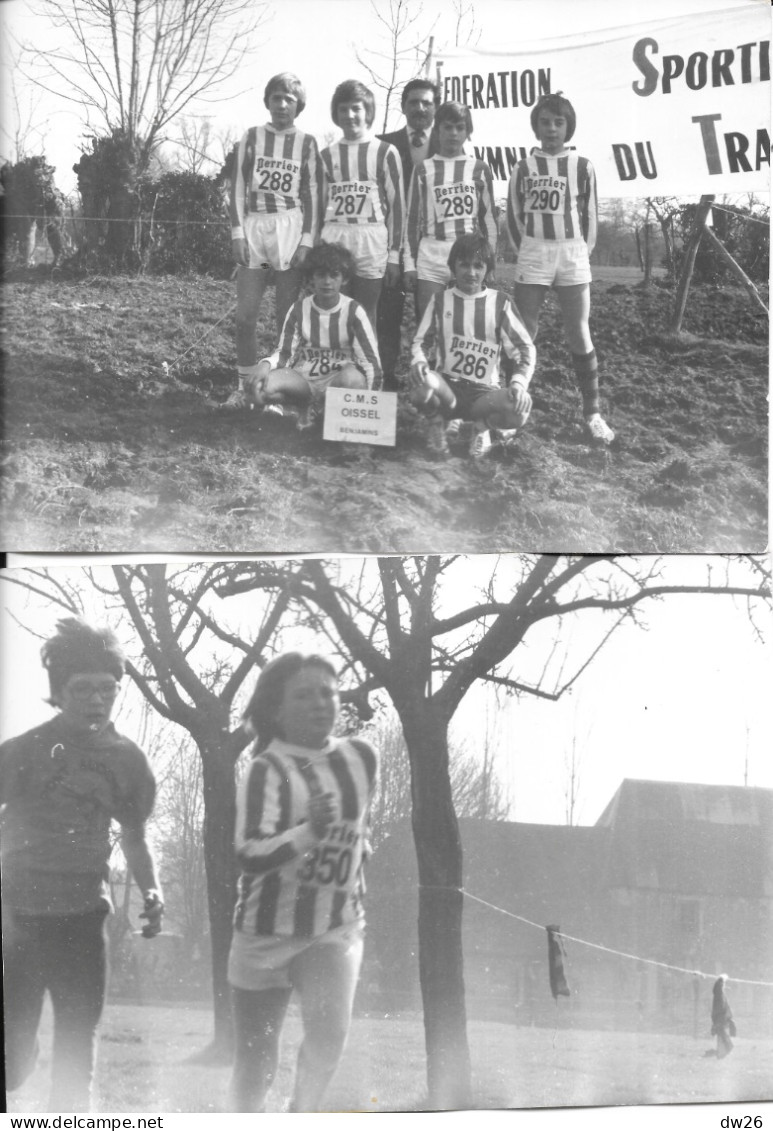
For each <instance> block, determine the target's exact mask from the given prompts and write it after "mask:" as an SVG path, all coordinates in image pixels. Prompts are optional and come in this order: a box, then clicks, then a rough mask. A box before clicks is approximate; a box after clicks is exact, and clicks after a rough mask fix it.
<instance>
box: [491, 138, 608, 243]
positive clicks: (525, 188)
mask: <svg viewBox="0 0 773 1131" xmlns="http://www.w3.org/2000/svg"><path fill="white" fill-rule="evenodd" d="M597 219H598V200H597V198H596V174H595V173H594V171H593V166H592V165H591V163H590V161H589V160H588V158H587V157H580V156H579V154H578V153H577V151H576V150H574V149H564V150H562V151H561V153H556V154H551V153H544V152H543V151H542V150H541V149H533V150H532V151H531V153H530V154H529V156H528V157H525V158H523V159H522V160H521V161H519V162H518V164H517V165H516V167H515V169H514V171H513V175H512V177H511V178H510V185H509V188H508V190H507V231H508V234H509V236H510V239H511V240H512V242H513V245H514V247H515V248H516V250H517V249H518V248H519V247H520V246H521V239H522V238H523V236H533V237H534V238H535V239H538V240H575V239H583V240H585V242H586V244H587V245H588V254H590V253H591V252H592V251H593V247H594V245H595V243H596V228H597Z"/></svg>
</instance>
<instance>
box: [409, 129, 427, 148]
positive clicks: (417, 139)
mask: <svg viewBox="0 0 773 1131" xmlns="http://www.w3.org/2000/svg"><path fill="white" fill-rule="evenodd" d="M411 145H415V146H416V148H417V149H421V147H422V145H424V134H423V133H422V131H421V130H414V132H413V133H412V134H411Z"/></svg>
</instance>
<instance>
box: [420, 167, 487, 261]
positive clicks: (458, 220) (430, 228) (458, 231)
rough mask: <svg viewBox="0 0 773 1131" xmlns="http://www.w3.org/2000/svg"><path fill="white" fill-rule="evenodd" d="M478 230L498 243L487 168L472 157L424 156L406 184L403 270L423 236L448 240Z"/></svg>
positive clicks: (451, 241) (451, 240)
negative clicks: (407, 185) (407, 184)
mask: <svg viewBox="0 0 773 1131" xmlns="http://www.w3.org/2000/svg"><path fill="white" fill-rule="evenodd" d="M472 232H480V234H481V235H484V236H485V237H486V239H487V240H488V242H489V244H490V245H491V248H492V250H496V246H497V213H496V207H495V205H494V182H493V180H492V176H491V170H490V169H489V167H488V165H486V163H485V162H484V161H479V160H478V159H477V157H466V156H461V157H429V158H427V160H426V161H422V162H421V163H420V164H419V165H417V166H416V168H415V169H414V171H413V176H412V177H411V184H410V188H409V190H408V218H407V221H406V228H405V270H406V271H415V270H416V256H417V254H418V250H419V241H420V239H421V237H422V236H431V237H432V239H436V240H447V241H448V242H449V243H453V241H454V240H456V239H458V238H459V236H464V235H467V234H468V233H472Z"/></svg>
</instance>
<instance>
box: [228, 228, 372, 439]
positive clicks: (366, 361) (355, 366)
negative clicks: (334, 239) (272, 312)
mask: <svg viewBox="0 0 773 1131" xmlns="http://www.w3.org/2000/svg"><path fill="white" fill-rule="evenodd" d="M353 269H354V261H353V259H352V256H351V254H350V253H349V252H348V251H347V250H346V248H344V247H341V246H340V245H337V244H327V243H321V244H319V245H318V246H317V247H314V248H312V249H311V251H310V252H309V253H308V255H307V256H306V260H305V262H304V264H303V274H304V277H305V280H306V282H307V283H309V284H310V285H311V289H312V294H310V295H307V297H306V298H301V299H298V301H297V302H296V303H295V304H294V305H293V306H292V307H290V310H289V311H288V312H287V317H286V319H285V323H284V327H283V328H282V335H281V338H280V340H279V346H278V348H277V349H276V351H275V352H274V353H273V354H272V355H271V357H266V358H264V359H263V360H262V361H261V362H260V363H259V365H258V372H257V375H256V377H255V379H254V381H252V382H251V383H250V385H249V387H248V389H247V396H248V397H249V398H250V399H251V400H252V401H253V402H254V403H255V404H258V405H265V404H281V405H285V404H286V405H289V406H291V407H293V408H296V409H298V410H299V417H298V427H299V428H301V429H303V428H308V427H310V426H311V425H312V424H313V423H314V420H315V418H317V417H318V416H320V415H321V412H322V409H323V406H324V399H325V390H326V389H327V388H328V387H329V386H331V385H332V386H334V387H336V388H344V389H378V388H380V386H381V363H380V361H379V356H378V344H377V342H376V336H375V334H374V332H373V327H372V326H371V324H370V321H369V319H368V317H367V315H366V314H365V311H364V310H363V308H362V307H361V306H360V305H359V303H357V302H355V300H354V299H353V298H349V297H348V296H347V295H344V294H341V288H342V287H343V285H344V284H345V283H346V282H347V280H348V279H349V278H350V277H351V275H352V272H353Z"/></svg>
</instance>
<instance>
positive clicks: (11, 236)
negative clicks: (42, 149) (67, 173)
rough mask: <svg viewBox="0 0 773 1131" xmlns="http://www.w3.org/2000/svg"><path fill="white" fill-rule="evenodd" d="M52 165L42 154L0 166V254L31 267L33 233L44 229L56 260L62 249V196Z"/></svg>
mask: <svg viewBox="0 0 773 1131" xmlns="http://www.w3.org/2000/svg"><path fill="white" fill-rule="evenodd" d="M54 172H55V169H54V167H53V165H49V164H48V163H47V161H46V159H45V157H43V156H39V157H24V158H23V159H22V160H21V161H17V162H16V163H15V164H11V162H6V163H5V165H3V166H2V168H0V186H2V207H3V217H2V219H3V223H2V224H0V234H1V235H0V238H2V253H3V257H5V256H6V255H8V256H9V257H16V256H18V257H20V258H22V259H23V260H24V261H25V263H26V264H28V265H30V266H31V257H32V254H33V252H34V250H35V235H36V232H42V231H44V230H45V231H46V233H47V235H48V239H49V243H50V244H51V249H52V251H53V252H54V257H55V259H58V258H59V256H60V255H61V252H62V227H63V223H64V219H63V214H64V195H63V194H62V193H61V192H60V191H59V189H58V188H57V187H56V185H55V184H54Z"/></svg>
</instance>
